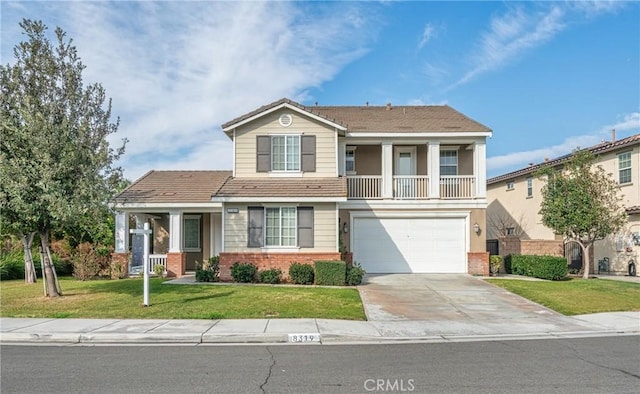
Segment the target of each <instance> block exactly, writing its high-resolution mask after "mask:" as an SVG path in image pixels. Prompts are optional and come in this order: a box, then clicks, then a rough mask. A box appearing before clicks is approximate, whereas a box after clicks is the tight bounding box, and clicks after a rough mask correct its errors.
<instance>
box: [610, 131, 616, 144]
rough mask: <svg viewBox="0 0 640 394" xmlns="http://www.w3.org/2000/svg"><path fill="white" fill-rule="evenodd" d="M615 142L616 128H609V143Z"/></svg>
mask: <svg viewBox="0 0 640 394" xmlns="http://www.w3.org/2000/svg"><path fill="white" fill-rule="evenodd" d="M614 142H616V129H611V143H612V144H613V143H614Z"/></svg>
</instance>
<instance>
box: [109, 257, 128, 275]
mask: <svg viewBox="0 0 640 394" xmlns="http://www.w3.org/2000/svg"><path fill="white" fill-rule="evenodd" d="M128 274H129V273H128V272H127V265H126V264H124V263H122V262H120V261H115V262H114V261H112V262H111V279H124V278H126V277H127V275H128Z"/></svg>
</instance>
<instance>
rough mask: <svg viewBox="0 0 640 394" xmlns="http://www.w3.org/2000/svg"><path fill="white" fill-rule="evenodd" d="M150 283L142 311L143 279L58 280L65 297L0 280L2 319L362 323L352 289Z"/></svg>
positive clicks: (37, 286) (39, 287) (38, 287)
mask: <svg viewBox="0 0 640 394" xmlns="http://www.w3.org/2000/svg"><path fill="white" fill-rule="evenodd" d="M165 280H166V279H160V278H152V279H151V280H150V287H149V289H150V291H149V293H150V297H149V300H150V304H151V306H149V307H147V308H145V307H142V279H137V278H135V279H123V280H94V281H85V282H82V281H78V280H75V279H74V278H61V280H60V282H61V287H62V292H63V294H64V296H63V297H60V298H55V299H48V298H46V297H44V296H43V289H42V281H39V282H38V283H37V284H35V285H26V284H25V283H24V281H23V280H11V281H2V282H0V315H1V316H3V317H57V318H116V319H134V318H135V319H151V318H155V319H256V318H324V319H347V320H365V319H366V318H365V314H364V309H363V307H362V302H361V301H360V296H359V294H358V291H357V290H356V289H341V288H335V289H333V288H315V287H272V286H246V285H244V286H242V285H240V286H237V285H228V286H212V285H163V284H162V282H164V281H165Z"/></svg>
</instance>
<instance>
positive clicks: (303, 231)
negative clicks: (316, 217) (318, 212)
mask: <svg viewBox="0 0 640 394" xmlns="http://www.w3.org/2000/svg"><path fill="white" fill-rule="evenodd" d="M298 246H299V247H301V248H313V207H298Z"/></svg>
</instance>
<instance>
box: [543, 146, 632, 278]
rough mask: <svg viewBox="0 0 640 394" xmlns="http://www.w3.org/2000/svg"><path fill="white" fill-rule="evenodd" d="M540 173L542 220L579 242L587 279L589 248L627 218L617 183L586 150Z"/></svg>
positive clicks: (620, 227)
mask: <svg viewBox="0 0 640 394" xmlns="http://www.w3.org/2000/svg"><path fill="white" fill-rule="evenodd" d="M541 174H542V175H546V180H547V183H546V184H545V186H544V187H543V189H542V198H543V200H542V205H541V209H540V212H539V213H540V215H542V223H543V224H544V225H545V226H547V227H549V228H551V229H553V230H554V231H555V232H556V233H557V234H562V236H563V237H564V239H565V241H569V240H572V241H575V242H577V243H578V244H579V245H580V247H581V248H582V252H583V253H582V255H583V256H584V261H583V270H584V273H583V275H584V278H585V279H587V278H589V260H590V257H589V248H590V247H591V246H592V245H593V243H594V242H595V241H597V240H599V239H603V238H605V237H606V236H607V235H609V234H615V233H617V232H618V231H620V230H621V229H622V227H623V226H624V224H625V222H626V214H625V211H624V207H623V205H622V204H621V201H622V197H621V196H620V195H619V194H618V190H619V187H618V185H617V183H616V182H615V180H614V179H613V177H612V176H611V174H607V173H606V172H605V171H604V169H603V168H602V167H601V166H599V165H597V166H596V165H594V156H593V154H592V153H591V152H589V151H586V150H582V151H576V152H574V154H573V155H572V157H571V158H570V159H569V160H568V161H567V162H566V163H565V166H564V168H563V169H552V168H546V169H543V170H542V172H541Z"/></svg>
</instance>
